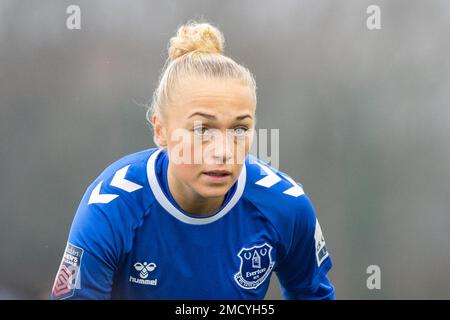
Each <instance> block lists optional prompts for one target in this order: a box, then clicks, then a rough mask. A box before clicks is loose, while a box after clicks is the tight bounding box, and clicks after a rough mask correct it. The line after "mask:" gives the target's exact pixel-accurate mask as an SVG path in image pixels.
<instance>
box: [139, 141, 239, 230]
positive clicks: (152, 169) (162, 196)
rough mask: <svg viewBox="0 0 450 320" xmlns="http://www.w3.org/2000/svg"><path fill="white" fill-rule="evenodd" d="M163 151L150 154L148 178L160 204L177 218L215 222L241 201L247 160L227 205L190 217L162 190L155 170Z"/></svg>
mask: <svg viewBox="0 0 450 320" xmlns="http://www.w3.org/2000/svg"><path fill="white" fill-rule="evenodd" d="M161 151H162V149H159V150H157V151H155V152H153V154H152V155H151V156H150V158H149V159H148V161H147V178H148V183H149V184H150V188H151V189H152V191H153V194H154V195H155V198H156V200H157V201H158V202H159V204H160V205H161V206H162V207H163V208H164V209H165V210H166V211H167V212H168V213H170V214H171V215H172V216H174V217H175V218H177V219H178V220H180V221H182V222H184V223H188V224H195V225H200V224H208V223H211V222H214V221H216V220H219V219H220V218H222V217H223V216H224V215H226V214H227V213H228V212H229V211H230V210H231V209H232V208H233V207H234V205H235V204H236V203H237V202H238V201H239V199H240V198H241V196H242V193H243V192H244V187H245V181H246V178H247V172H246V168H245V162H244V165H243V166H242V170H241V173H240V175H239V178H238V181H237V188H236V191H235V193H234V195H233V197H232V198H231V199H230V201H229V202H228V203H227V205H226V206H225V207H223V208H222V210H220V211H219V212H218V213H216V214H215V215H213V216H211V217H206V218H194V217H189V216H187V215H186V214H184V213H183V212H181V211H180V210H178V209H177V208H176V207H175V206H174V205H173V204H172V203H171V202H170V201H169V199H167V197H166V196H165V194H164V192H163V191H162V190H161V186H160V185H159V183H158V179H157V178H156V172H155V162H156V159H157V157H158V155H159V153H160V152H161Z"/></svg>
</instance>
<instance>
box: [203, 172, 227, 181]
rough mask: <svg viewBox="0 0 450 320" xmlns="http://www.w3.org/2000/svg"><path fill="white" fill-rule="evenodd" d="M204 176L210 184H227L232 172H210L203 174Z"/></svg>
mask: <svg viewBox="0 0 450 320" xmlns="http://www.w3.org/2000/svg"><path fill="white" fill-rule="evenodd" d="M202 176H204V177H205V178H206V179H207V180H208V181H210V182H216V183H217V182H225V181H227V180H229V179H231V176H232V175H231V171H228V170H210V171H204V172H202Z"/></svg>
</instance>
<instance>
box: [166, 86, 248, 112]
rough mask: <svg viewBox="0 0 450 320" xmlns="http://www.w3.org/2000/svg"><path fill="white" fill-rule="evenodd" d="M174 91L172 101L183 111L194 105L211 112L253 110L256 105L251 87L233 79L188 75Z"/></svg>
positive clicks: (187, 110)
mask: <svg viewBox="0 0 450 320" xmlns="http://www.w3.org/2000/svg"><path fill="white" fill-rule="evenodd" d="M174 91H175V92H174V93H173V101H172V102H173V103H174V104H175V105H176V106H177V107H178V108H176V109H178V110H179V111H184V112H189V110H190V109H191V108H195V107H198V108H206V109H207V110H210V111H211V112H214V111H219V112H220V111H223V110H228V111H235V112H237V111H249V112H253V111H254V108H255V107H256V105H255V103H256V102H255V99H254V96H253V92H252V88H251V87H250V86H248V85H247V84H243V83H242V82H240V81H238V80H235V79H217V78H200V77H189V78H186V79H183V80H182V81H180V82H179V83H178V84H177V86H176V88H175V90H174Z"/></svg>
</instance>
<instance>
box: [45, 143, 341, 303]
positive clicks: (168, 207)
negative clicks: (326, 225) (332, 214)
mask: <svg viewBox="0 0 450 320" xmlns="http://www.w3.org/2000/svg"><path fill="white" fill-rule="evenodd" d="M167 167H168V155H167V151H166V150H165V149H159V148H151V149H148V150H144V151H141V152H137V153H134V154H131V155H128V156H125V157H123V158H122V159H120V160H118V161H116V162H114V163H113V164H112V165H110V166H109V167H108V168H106V169H105V170H104V171H103V172H102V173H101V174H100V175H99V177H98V178H97V179H96V180H95V181H94V182H93V183H92V184H91V185H90V186H89V187H88V189H87V191H86V193H85V195H84V196H83V199H82V200H81V203H80V205H79V207H78V210H77V212H76V214H75V218H74V220H73V223H72V226H71V229H70V233H69V237H68V242H67V246H66V249H65V252H64V255H63V258H62V262H61V265H60V268H59V271H58V273H57V275H56V279H55V282H54V286H53V289H52V293H51V298H52V299H263V298H264V296H265V294H266V292H267V289H268V286H269V281H270V277H271V275H272V273H273V272H275V273H276V275H277V277H278V279H279V281H280V284H281V290H282V294H283V296H284V298H285V299H334V287H333V285H332V284H331V283H330V281H329V279H328V277H327V272H328V271H329V270H330V268H331V267H332V261H331V257H330V255H329V253H328V251H327V248H326V245H325V240H324V238H323V235H322V231H321V228H320V225H319V223H318V221H317V218H316V214H315V211H314V207H313V205H312V203H311V201H310V199H309V198H308V196H307V195H306V194H305V193H304V191H303V187H302V185H300V184H299V183H297V182H295V181H294V180H293V179H292V178H291V177H289V176H288V175H287V174H285V173H282V172H280V171H278V170H275V169H274V168H272V167H270V166H269V165H268V164H266V163H264V162H262V161H260V160H259V159H257V158H256V157H254V156H252V155H248V156H247V158H246V161H245V165H244V166H243V167H242V170H241V173H240V175H239V177H238V179H237V180H236V182H235V183H234V185H233V186H232V187H231V189H230V190H229V191H228V193H227V195H226V197H225V201H224V202H223V204H222V207H221V208H220V209H219V210H218V211H217V212H215V213H214V214H211V215H209V216H206V217H199V216H194V215H191V214H189V213H188V212H185V211H184V210H183V209H182V208H181V207H180V206H179V205H178V204H177V203H176V202H175V201H174V199H173V197H172V195H171V194H170V191H169V188H168V185H167Z"/></svg>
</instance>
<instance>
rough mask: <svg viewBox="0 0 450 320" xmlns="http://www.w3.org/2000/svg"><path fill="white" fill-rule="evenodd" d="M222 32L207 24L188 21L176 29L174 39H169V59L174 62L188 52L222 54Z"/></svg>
mask: <svg viewBox="0 0 450 320" xmlns="http://www.w3.org/2000/svg"><path fill="white" fill-rule="evenodd" d="M224 42H225V40H224V37H223V34H222V32H220V31H219V29H217V28H216V27H214V26H212V25H211V24H209V23H206V22H204V23H198V22H195V21H189V22H188V23H186V24H184V25H182V26H181V27H180V28H178V31H177V34H176V36H175V37H172V38H171V39H170V44H169V59H170V60H175V59H176V58H178V57H181V56H182V55H185V54H187V53H189V52H194V51H196V52H203V53H219V54H222V53H223V47H224Z"/></svg>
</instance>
